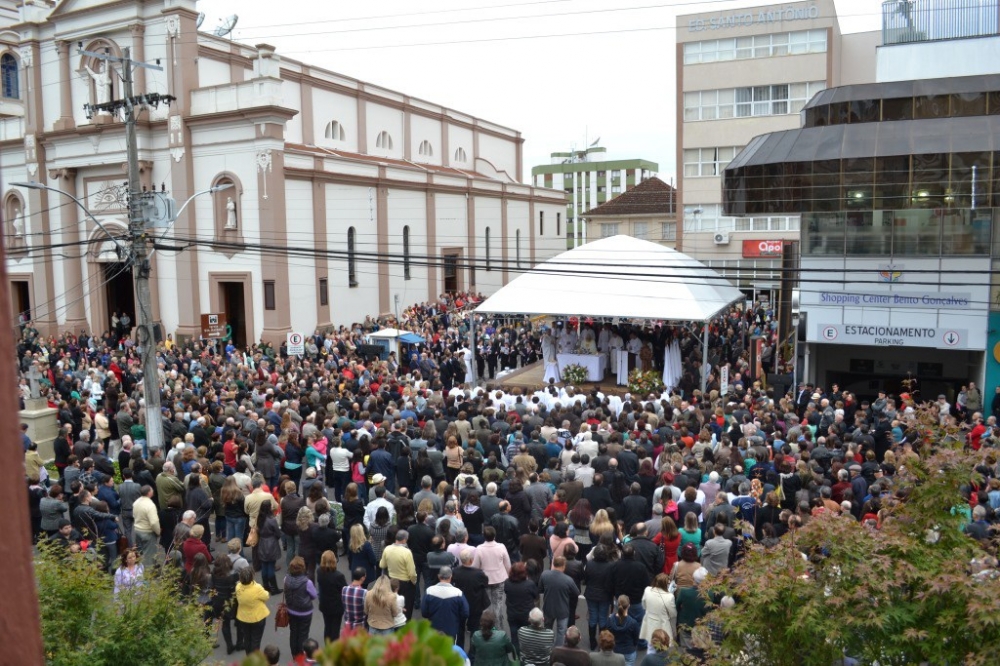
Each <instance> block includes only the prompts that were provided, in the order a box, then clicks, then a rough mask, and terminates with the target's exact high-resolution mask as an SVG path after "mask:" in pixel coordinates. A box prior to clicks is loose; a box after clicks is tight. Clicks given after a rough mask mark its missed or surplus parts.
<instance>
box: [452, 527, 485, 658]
mask: <svg viewBox="0 0 1000 666" xmlns="http://www.w3.org/2000/svg"><path fill="white" fill-rule="evenodd" d="M475 553H476V549H475V548H471V547H470V548H465V549H464V550H462V553H461V554H460V555H459V558H458V560H459V562H460V563H461V566H459V567H457V568H456V569H454V570H453V571H452V576H451V584H452V585H454V586H455V587H457V588H458V589H459V590H461V591H462V594H464V595H465V599H466V601H468V602H469V618H468V619H467V620H466V623H465V626H464V627H462V629H461V630H460V631H459V632H458V641H457V643H458V646H459V647H461V648H463V649H464V648H465V632H466V630H469V631H470V632H472V631H478V629H479V620H480V619H481V618H482V616H483V611H485V610H486V608H487V607H488V606H489V605H490V595H489V594H488V592H487V588H488V587H489V584H490V581H489V578H487V576H486V573H485V572H484V571H483V570H482V569H477V568H476V567H474V566H472V560H473V557H474V555H475Z"/></svg>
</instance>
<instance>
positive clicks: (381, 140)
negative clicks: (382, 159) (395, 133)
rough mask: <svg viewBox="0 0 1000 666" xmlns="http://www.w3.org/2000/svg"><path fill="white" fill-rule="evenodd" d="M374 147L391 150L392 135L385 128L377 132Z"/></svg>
mask: <svg viewBox="0 0 1000 666" xmlns="http://www.w3.org/2000/svg"><path fill="white" fill-rule="evenodd" d="M375 147H376V148H382V149H383V150H392V137H391V136H389V133H388V132H386V131H385V130H382V131H381V132H379V133H378V136H377V137H375Z"/></svg>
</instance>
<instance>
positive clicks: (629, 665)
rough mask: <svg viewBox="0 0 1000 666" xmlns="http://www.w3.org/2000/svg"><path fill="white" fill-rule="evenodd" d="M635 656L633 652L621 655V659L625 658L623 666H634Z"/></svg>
mask: <svg viewBox="0 0 1000 666" xmlns="http://www.w3.org/2000/svg"><path fill="white" fill-rule="evenodd" d="M635 655H636V653H635V652H632V653H630V654H623V655H622V656H623V657H625V666H635Z"/></svg>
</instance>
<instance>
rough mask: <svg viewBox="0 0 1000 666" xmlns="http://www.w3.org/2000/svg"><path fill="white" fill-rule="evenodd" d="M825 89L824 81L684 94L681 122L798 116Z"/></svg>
mask: <svg viewBox="0 0 1000 666" xmlns="http://www.w3.org/2000/svg"><path fill="white" fill-rule="evenodd" d="M825 89H826V82H825V81H810V82H806V83H791V84H780V85H773V86H748V87H745V88H724V89H721V90H696V91H692V92H686V93H684V121H685V122H692V121H697V120H722V119H726V118H749V117H751V116H781V115H787V114H790V113H798V112H799V111H801V110H802V107H803V106H805V103H806V102H808V101H809V100H810V99H811V98H812V96H813V95H815V94H816V93H818V92H819V91H821V90H825Z"/></svg>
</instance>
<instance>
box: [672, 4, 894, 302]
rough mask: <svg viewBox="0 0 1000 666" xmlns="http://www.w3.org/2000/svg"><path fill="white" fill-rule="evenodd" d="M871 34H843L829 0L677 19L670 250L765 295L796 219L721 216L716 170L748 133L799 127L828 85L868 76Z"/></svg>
mask: <svg viewBox="0 0 1000 666" xmlns="http://www.w3.org/2000/svg"><path fill="white" fill-rule="evenodd" d="M879 43H880V34H879V33H878V32H877V31H872V32H865V33H856V34H848V35H843V34H841V32H840V26H839V24H838V21H837V14H836V8H835V6H834V3H833V0H810V1H807V2H793V3H788V4H777V5H768V6H762V7H751V8H745V9H727V10H721V11H714V12H707V13H701V14H690V15H686V16H679V17H677V143H676V145H677V177H678V191H679V197H680V204H679V206H678V209H677V248H678V249H679V250H681V251H683V252H685V253H687V254H690V255H692V256H694V257H696V258H697V259H699V260H701V261H704V262H705V263H707V264H708V265H710V266H712V267H714V268H716V269H719V270H720V271H722V272H723V273H724V274H725V275H728V276H730V277H731V278H734V281H735V282H736V283H737V285H738V286H739V287H741V288H742V289H743V290H744V291H746V292H747V294H748V296H750V295H753V296H758V295H759V296H764V297H770V298H773V293H772V292H774V291H776V290H777V287H778V273H777V272H776V271H775V269H776V268H778V267H779V266H780V263H781V241H782V240H798V238H799V218H798V216H795V215H788V214H785V213H775V214H774V215H768V216H754V217H752V218H751V217H747V218H735V217H727V216H725V215H723V210H722V208H723V207H722V173H723V169H725V167H726V165H727V164H728V163H729V162H730V161H731V160H732V159H733V158H734V157H735V156H736V155H737V154H738V153H739V152H740V150H742V149H743V148H744V147H745V146H746V145H747V144H748V143H749V142H750V141H751V140H752V139H753V138H754V137H756V136H759V135H761V134H766V133H768V132H775V131H780V130H788V129H794V128H797V127H798V126H799V112H800V111H801V110H802V107H803V106H804V105H805V103H806V102H807V101H809V99H810V98H811V97H812V96H813V95H815V94H816V93H817V92H819V91H821V90H824V89H826V88H828V87H831V86H838V85H846V84H851V83H867V82H872V81H874V80H875V50H876V47H877V46H878V45H879Z"/></svg>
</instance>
